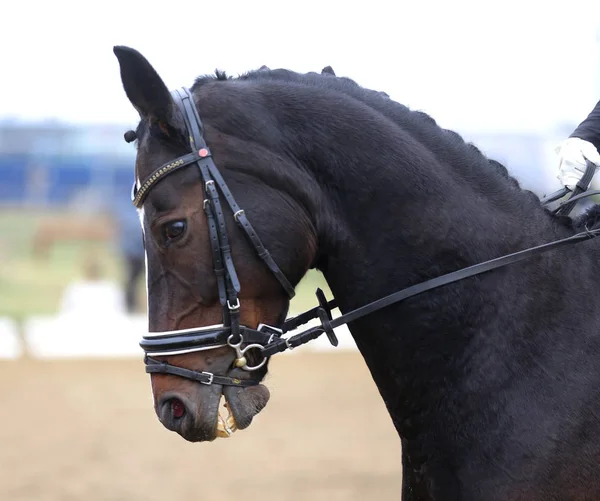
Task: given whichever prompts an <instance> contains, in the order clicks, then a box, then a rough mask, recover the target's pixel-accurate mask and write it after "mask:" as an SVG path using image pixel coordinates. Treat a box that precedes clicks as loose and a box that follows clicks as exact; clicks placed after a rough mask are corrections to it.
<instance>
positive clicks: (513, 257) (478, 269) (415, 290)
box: [263, 228, 600, 357]
mask: <svg viewBox="0 0 600 501" xmlns="http://www.w3.org/2000/svg"><path fill="white" fill-rule="evenodd" d="M598 235H600V228H597V229H594V230H589V231H584V232H581V233H577V234H576V235H572V236H570V237H567V238H563V239H560V240H556V241H554V242H549V243H547V244H542V245H539V246H536V247H531V248H529V249H525V250H522V251H519V252H515V253H513V254H508V255H506V256H502V257H499V258H495V259H491V260H489V261H484V262H483V263H479V264H475V265H473V266H469V267H467V268H463V269H461V270H457V271H454V272H451V273H447V274H445V275H442V276H440V277H436V278H432V279H431V280H426V281H425V282H422V283H420V284H416V285H413V286H410V287H407V288H406V289H402V290H401V291H398V292H395V293H393V294H390V295H389V296H385V297H383V298H381V299H378V300H376V301H373V302H372V303H369V304H367V305H365V306H362V307H360V308H357V309H355V310H352V311H350V312H348V313H346V314H344V315H341V316H340V317H337V318H334V319H333V320H325V321H324V320H323V318H324V315H323V314H322V312H320V311H319V310H323V308H315V310H316V313H317V314H316V315H315V316H318V317H319V319H320V320H321V325H319V326H316V327H312V328H310V329H308V330H306V331H304V332H301V333H300V334H297V335H295V336H292V337H290V338H288V339H277V340H275V341H274V342H272V343H270V344H268V345H267V346H265V348H264V349H263V355H264V356H266V357H270V356H272V355H274V354H276V353H281V352H283V351H285V350H288V349H293V348H296V347H297V346H300V345H302V344H304V343H307V342H308V341H311V340H312V339H316V338H317V337H319V336H320V335H321V334H323V333H329V332H333V329H335V328H336V327H339V326H340V325H344V324H347V323H350V322H353V321H355V320H358V319H359V318H362V317H365V316H367V315H370V314H371V313H374V312H376V311H379V310H381V309H383V308H385V307H387V306H390V305H392V304H395V303H399V302H401V301H404V300H406V299H408V298H411V297H414V296H416V295H418V294H422V293H423V292H426V291H429V290H432V289H435V288H437V287H441V286H443V285H447V284H450V283H453V282H457V281H459V280H463V279H465V278H469V277H473V276H475V275H480V274H481V273H485V272H488V271H491V270H495V269H497V268H501V267H503V266H506V265H509V264H513V263H516V262H518V261H523V260H524V259H527V258H530V257H532V256H535V255H539V254H542V253H544V252H548V251H550V250H553V249H557V248H559V247H563V246H565V245H570V244H575V243H578V242H582V241H585V240H590V239H592V238H595V237H597V236H598ZM307 313H308V312H307ZM313 318H315V317H313ZM303 319H305V321H308V320H310V319H309V318H308V317H304V318H303Z"/></svg>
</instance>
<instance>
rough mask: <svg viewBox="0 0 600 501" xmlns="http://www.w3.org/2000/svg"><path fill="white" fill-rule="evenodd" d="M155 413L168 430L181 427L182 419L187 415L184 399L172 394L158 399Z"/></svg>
mask: <svg viewBox="0 0 600 501" xmlns="http://www.w3.org/2000/svg"><path fill="white" fill-rule="evenodd" d="M157 411H158V417H159V419H160V420H161V421H162V423H163V424H164V425H165V426H166V427H167V428H169V429H170V430H174V429H175V428H178V427H180V426H182V421H183V419H184V418H186V417H187V416H188V414H189V408H188V406H187V405H186V403H185V399H184V398H180V397H179V396H175V395H173V394H171V395H165V396H164V397H163V398H161V399H160V402H159V405H158V408H157Z"/></svg>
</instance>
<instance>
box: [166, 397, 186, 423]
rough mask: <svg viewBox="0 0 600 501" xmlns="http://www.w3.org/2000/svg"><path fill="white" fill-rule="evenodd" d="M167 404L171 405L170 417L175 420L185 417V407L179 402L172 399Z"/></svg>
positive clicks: (176, 399)
mask: <svg viewBox="0 0 600 501" xmlns="http://www.w3.org/2000/svg"><path fill="white" fill-rule="evenodd" d="M169 403H170V405H171V415H172V416H173V417H174V418H175V419H180V418H182V417H183V416H184V415H185V405H183V402H182V401H181V400H179V399H178V398H172V399H171V400H170V402H169Z"/></svg>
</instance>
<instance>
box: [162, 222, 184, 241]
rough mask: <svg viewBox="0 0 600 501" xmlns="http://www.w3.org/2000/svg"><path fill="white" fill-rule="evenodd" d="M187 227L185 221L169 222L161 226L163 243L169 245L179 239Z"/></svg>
mask: <svg viewBox="0 0 600 501" xmlns="http://www.w3.org/2000/svg"><path fill="white" fill-rule="evenodd" d="M186 227H187V225H186V222H185V221H170V222H168V223H166V224H164V225H163V227H162V234H163V237H164V239H165V243H167V244H169V243H171V242H173V241H174V240H177V239H178V238H180V237H181V236H182V235H183V234H184V233H185V229H186Z"/></svg>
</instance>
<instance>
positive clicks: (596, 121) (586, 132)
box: [570, 101, 600, 151]
mask: <svg viewBox="0 0 600 501" xmlns="http://www.w3.org/2000/svg"><path fill="white" fill-rule="evenodd" d="M570 137H578V138H579V139H583V140H585V141H589V142H590V143H592V144H593V145H594V146H595V147H596V149H597V150H598V151H600V101H599V102H598V104H596V107H595V108H594V109H593V110H592V112H591V113H590V114H589V115H588V117H587V118H586V119H585V120H584V121H583V122H581V123H580V124H579V125H578V126H577V128H576V129H575V130H574V131H573V133H572V134H571V136H570Z"/></svg>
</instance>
